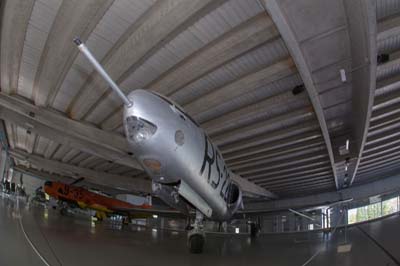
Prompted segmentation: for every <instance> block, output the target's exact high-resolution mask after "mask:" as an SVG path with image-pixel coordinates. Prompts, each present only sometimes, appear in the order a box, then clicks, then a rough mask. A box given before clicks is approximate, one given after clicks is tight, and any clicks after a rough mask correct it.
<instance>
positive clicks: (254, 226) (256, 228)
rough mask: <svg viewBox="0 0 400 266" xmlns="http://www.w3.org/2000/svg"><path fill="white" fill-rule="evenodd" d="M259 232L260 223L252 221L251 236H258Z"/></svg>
mask: <svg viewBox="0 0 400 266" xmlns="http://www.w3.org/2000/svg"><path fill="white" fill-rule="evenodd" d="M259 232H260V226H259V225H258V223H255V222H250V236H251V237H252V238H256V237H257V235H258V233H259Z"/></svg>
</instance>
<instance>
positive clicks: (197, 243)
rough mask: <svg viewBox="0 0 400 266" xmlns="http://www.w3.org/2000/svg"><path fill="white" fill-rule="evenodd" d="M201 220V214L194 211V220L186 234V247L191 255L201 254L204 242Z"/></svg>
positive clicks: (202, 217)
mask: <svg viewBox="0 0 400 266" xmlns="http://www.w3.org/2000/svg"><path fill="white" fill-rule="evenodd" d="M203 220H204V216H203V214H202V213H201V212H199V211H196V219H195V221H194V224H193V225H192V229H191V230H190V231H189V233H188V247H189V250H190V252H191V253H195V254H198V253H202V252H203V247H204V243H205V242H206V241H205V239H206V238H205V233H204V228H203Z"/></svg>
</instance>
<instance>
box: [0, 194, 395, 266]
mask: <svg viewBox="0 0 400 266" xmlns="http://www.w3.org/2000/svg"><path fill="white" fill-rule="evenodd" d="M19 210H20V211H19ZM24 232H25V234H26V236H25V235H24ZM399 235H400V217H398V216H393V217H390V218H386V219H384V220H381V221H378V222H373V223H370V224H366V225H362V226H360V228H358V227H353V228H350V229H349V230H348V232H347V240H348V243H350V244H351V245H352V247H351V251H350V252H345V253H338V252H337V247H338V245H341V244H343V243H344V239H345V238H344V231H338V232H337V233H336V234H335V235H334V236H333V237H330V238H328V239H327V238H326V237H325V239H324V237H323V236H322V234H320V233H316V232H313V233H305V234H274V235H270V234H269V235H262V236H260V237H259V238H257V239H256V240H251V239H250V238H248V237H247V236H245V235H222V234H208V235H207V243H206V246H205V250H204V253H203V254H199V255H196V254H189V252H188V251H187V248H186V234H185V232H178V231H170V230H168V231H167V230H166V231H163V230H158V231H154V230H151V229H144V228H143V227H136V226H129V227H125V228H122V229H121V228H119V227H114V226H112V225H111V224H109V223H104V224H94V223H92V222H91V221H90V220H88V219H87V218H86V219H83V218H74V217H65V216H60V215H59V214H58V212H56V211H53V210H44V209H42V208H30V209H27V208H26V207H25V206H23V205H22V204H21V206H20V207H18V206H17V204H16V202H15V201H13V200H10V199H7V198H4V199H2V200H0V239H1V243H2V244H1V246H0V265H15V266H18V265H33V266H36V265H52V266H53V265H63V266H73V265H96V266H100V265H113V266H134V265H135V266H139V265H140V266H142V265H207V266H209V265H229V266H235V265H296V266H297V265H298V266H302V265H313V266H315V265H328V266H330V265H344V266H346V265H357V266H358V265H363V266H370V265H371V266H380V265H382V266H390V265H399V264H398V261H400V248H399V246H400V245H399V244H400V239H399ZM28 239H29V240H28ZM28 241H31V244H30V243H29V242H28ZM34 248H35V249H36V250H37V252H36V251H35V250H34ZM39 255H40V256H42V257H43V259H41V258H40V257H39Z"/></svg>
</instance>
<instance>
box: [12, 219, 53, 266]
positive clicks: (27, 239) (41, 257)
mask: <svg viewBox="0 0 400 266" xmlns="http://www.w3.org/2000/svg"><path fill="white" fill-rule="evenodd" d="M18 220H19V225H20V226H21V229H22V233H24V236H25V238H26V241H28V243H29V245H31V247H32V249H33V250H34V251H35V253H36V255H38V257H39V258H40V259H41V260H42V261H43V263H44V264H45V265H46V266H51V265H50V264H49V263H48V262H47V260H46V259H45V258H44V257H43V256H42V254H40V252H39V251H38V250H37V249H36V247H35V245H34V244H33V243H32V241H31V240H30V239H29V237H28V235H27V234H26V232H25V229H24V226H23V225H22V219H21V216H20V217H19V219H18Z"/></svg>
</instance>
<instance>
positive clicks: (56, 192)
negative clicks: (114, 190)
mask: <svg viewBox="0 0 400 266" xmlns="http://www.w3.org/2000/svg"><path fill="white" fill-rule="evenodd" d="M44 191H45V192H46V193H47V194H48V195H50V196H51V197H53V198H55V199H58V200H59V201H62V202H65V203H67V204H68V205H69V206H70V207H79V208H82V209H87V208H88V209H93V210H95V211H96V218H97V219H98V220H103V219H104V218H106V217H107V215H109V214H122V215H127V216H128V217H131V218H133V217H132V215H131V213H134V216H135V218H139V217H140V218H142V217H148V216H149V214H150V212H151V209H152V206H151V205H148V204H142V205H133V204H130V203H128V202H125V201H122V200H118V199H113V198H110V197H106V196H103V195H100V194H97V193H94V192H91V191H89V190H87V189H84V188H82V187H77V186H73V185H67V184H63V183H60V182H51V181H47V182H45V184H44ZM146 210H147V211H146ZM61 212H62V213H63V212H65V207H64V208H62V209H61Z"/></svg>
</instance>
